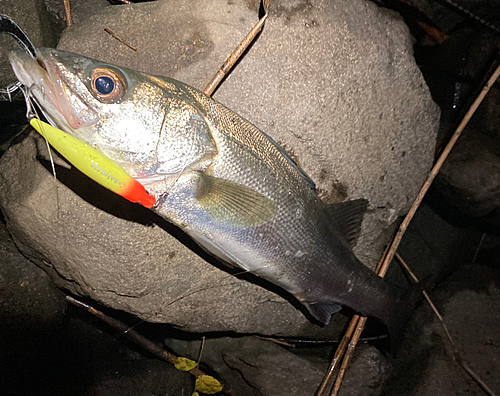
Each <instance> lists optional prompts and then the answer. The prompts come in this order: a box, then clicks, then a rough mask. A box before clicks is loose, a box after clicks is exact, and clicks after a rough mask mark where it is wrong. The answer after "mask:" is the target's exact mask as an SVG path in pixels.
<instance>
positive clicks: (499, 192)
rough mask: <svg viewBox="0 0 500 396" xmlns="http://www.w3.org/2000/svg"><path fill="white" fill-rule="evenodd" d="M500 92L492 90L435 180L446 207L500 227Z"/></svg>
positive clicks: (435, 186)
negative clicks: (498, 123)
mask: <svg viewBox="0 0 500 396" xmlns="http://www.w3.org/2000/svg"><path fill="white" fill-rule="evenodd" d="M499 97H500V90H498V89H497V88H495V87H492V89H491V91H490V93H489V94H488V96H487V97H486V98H485V101H484V103H483V105H482V106H481V108H480V109H478V112H477V114H476V115H475V116H474V118H473V119H472V120H471V122H470V124H469V126H468V127H467V128H466V129H465V130H464V132H463V133H462V136H461V137H460V139H459V140H458V142H457V144H456V146H455V148H454V149H453V151H452V152H451V153H450V155H449V156H448V159H447V160H446V162H445V163H444V164H443V167H442V168H441V171H440V173H439V174H438V176H437V177H436V181H435V185H434V191H435V192H436V193H437V194H438V197H439V198H440V199H441V200H443V201H444V202H446V206H449V207H451V208H452V209H454V210H456V211H458V213H460V214H461V215H465V216H467V217H469V218H473V219H480V220H481V221H482V222H483V223H488V224H490V225H493V226H495V227H496V228H497V229H499V227H500V156H499V154H498V153H499V149H500V138H499V132H500V130H499V128H498V125H497V122H496V120H497V119H498V115H499V114H500V107H499V106H498V100H499Z"/></svg>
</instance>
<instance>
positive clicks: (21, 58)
mask: <svg viewBox="0 0 500 396" xmlns="http://www.w3.org/2000/svg"><path fill="white" fill-rule="evenodd" d="M57 58H58V54H57V52H56V50H54V49H52V48H38V49H37V50H36V59H35V58H33V57H32V56H31V55H29V54H27V53H26V52H22V51H12V52H11V53H10V54H9V60H10V63H11V65H12V68H13V70H14V73H15V74H16V76H17V78H18V79H19V81H20V82H21V83H22V84H23V85H25V86H26V87H27V88H28V90H29V93H30V94H32V95H33V96H34V97H35V99H36V102H37V103H38V104H39V106H40V107H41V108H42V111H43V113H44V114H45V116H46V117H47V118H48V119H49V120H51V121H55V123H56V124H58V125H57V126H58V127H62V126H61V125H59V124H61V123H62V124H63V126H64V127H63V128H62V129H66V132H75V131H76V130H77V129H78V128H80V127H81V126H82V125H85V122H84V121H83V120H82V119H81V118H80V117H78V115H77V114H76V112H74V111H73V107H72V106H73V105H72V102H74V100H72V98H71V97H70V96H69V95H68V92H71V95H74V96H75V97H76V98H78V99H79V100H80V102H81V103H82V104H84V105H85V106H87V109H88V110H89V111H92V110H91V108H90V107H89V105H88V103H87V102H86V101H85V100H84V99H83V98H82V97H81V96H80V95H78V94H77V93H76V92H74V91H73V90H71V89H70V87H69V86H68V84H67V83H66V81H65V79H64V77H63V76H62V75H61V73H60V71H59V68H58V64H59V63H60V62H59V61H58V59H57ZM73 99H74V98H73ZM49 103H50V105H51V106H49V105H48V104H49ZM55 111H57V113H58V114H54V112H55Z"/></svg>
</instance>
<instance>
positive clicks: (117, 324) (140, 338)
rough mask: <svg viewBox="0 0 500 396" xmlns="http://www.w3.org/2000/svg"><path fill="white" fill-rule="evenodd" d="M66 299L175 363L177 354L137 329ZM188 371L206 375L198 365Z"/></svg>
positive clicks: (67, 299)
mask: <svg viewBox="0 0 500 396" xmlns="http://www.w3.org/2000/svg"><path fill="white" fill-rule="evenodd" d="M66 301H68V302H70V303H71V304H73V305H76V306H77V307H79V308H83V309H85V310H86V311H87V312H90V313H91V314H92V315H94V316H97V317H98V318H99V319H101V320H102V321H103V322H105V323H107V324H108V325H110V326H111V327H114V328H115V329H116V330H118V331H120V332H121V333H122V334H123V335H124V336H126V337H127V338H129V339H131V340H132V341H134V342H135V343H136V344H139V345H140V346H142V347H143V348H144V349H146V350H147V351H149V352H151V353H152V354H153V355H155V356H156V357H158V358H160V359H162V360H166V361H167V362H169V363H171V364H173V365H175V362H176V361H177V359H178V356H175V355H174V354H172V353H170V352H168V351H166V350H164V349H163V348H161V347H160V346H158V345H156V344H155V343H154V342H152V341H150V340H148V339H147V338H146V337H144V336H142V335H140V334H139V333H138V332H137V331H135V330H132V329H131V328H130V327H129V326H127V325H126V324H125V323H123V322H120V321H119V320H117V319H114V318H112V317H110V316H108V315H106V314H105V313H103V312H101V311H99V310H97V309H95V308H93V307H91V306H90V305H88V304H85V303H84V302H82V301H79V300H77V299H76V298H74V297H71V296H66ZM188 373H190V374H191V375H193V376H194V377H195V378H198V377H199V376H201V375H206V373H205V372H203V371H201V370H200V369H199V368H198V367H195V368H194V369H192V370H189V371H188Z"/></svg>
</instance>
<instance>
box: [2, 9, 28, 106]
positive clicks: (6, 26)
mask: <svg viewBox="0 0 500 396" xmlns="http://www.w3.org/2000/svg"><path fill="white" fill-rule="evenodd" d="M0 33H7V34H10V35H11V36H12V37H14V38H15V39H16V41H17V42H18V43H19V45H20V46H21V47H22V48H23V49H24V50H25V51H26V52H27V53H29V54H30V55H31V56H32V57H33V58H34V59H36V51H35V47H34V45H33V43H32V42H31V41H30V39H29V38H28V36H26V34H25V33H24V32H23V31H22V29H21V28H20V27H19V25H18V24H17V23H15V22H14V21H13V20H12V19H11V18H10V17H8V16H7V15H2V14H0ZM21 85H22V84H21V82H19V81H17V82H16V83H14V84H11V85H9V86H8V87H7V88H0V94H3V95H7V96H8V98H9V100H10V98H11V95H12V94H13V93H14V92H16V91H17V90H18V89H19V88H21Z"/></svg>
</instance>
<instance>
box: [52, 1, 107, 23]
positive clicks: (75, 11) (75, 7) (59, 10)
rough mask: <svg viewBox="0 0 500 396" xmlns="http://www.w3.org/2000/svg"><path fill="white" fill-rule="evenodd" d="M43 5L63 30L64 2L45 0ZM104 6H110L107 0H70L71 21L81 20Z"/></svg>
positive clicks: (64, 20)
mask: <svg viewBox="0 0 500 396" xmlns="http://www.w3.org/2000/svg"><path fill="white" fill-rule="evenodd" d="M45 6H46V7H47V11H48V12H50V13H51V14H52V15H53V16H54V19H55V21H56V23H57V26H58V27H59V29H60V30H61V31H63V30H64V29H65V28H66V26H67V24H66V11H65V10H64V2H63V1H59V0H45ZM105 7H111V4H110V3H109V1H108V0H85V1H72V2H70V9H71V18H72V20H73V23H80V22H83V21H84V20H85V19H87V18H88V17H90V16H92V15H93V14H95V13H96V12H98V11H100V10H102V9H103V8H105Z"/></svg>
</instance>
